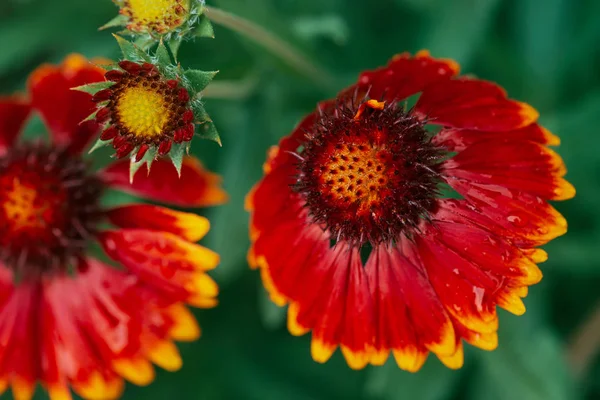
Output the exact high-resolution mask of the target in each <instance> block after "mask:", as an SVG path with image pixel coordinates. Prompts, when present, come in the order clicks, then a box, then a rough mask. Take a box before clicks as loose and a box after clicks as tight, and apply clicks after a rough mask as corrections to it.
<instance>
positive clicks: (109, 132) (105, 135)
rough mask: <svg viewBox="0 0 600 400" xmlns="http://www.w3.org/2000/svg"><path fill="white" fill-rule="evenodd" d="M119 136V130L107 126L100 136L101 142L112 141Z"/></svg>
mask: <svg viewBox="0 0 600 400" xmlns="http://www.w3.org/2000/svg"><path fill="white" fill-rule="evenodd" d="M118 134H119V130H118V129H117V128H116V127H114V126H109V127H108V128H106V129H105V130H104V132H102V134H101V135H100V139H101V140H110V139H114V138H115V137H116V136H117V135H118Z"/></svg>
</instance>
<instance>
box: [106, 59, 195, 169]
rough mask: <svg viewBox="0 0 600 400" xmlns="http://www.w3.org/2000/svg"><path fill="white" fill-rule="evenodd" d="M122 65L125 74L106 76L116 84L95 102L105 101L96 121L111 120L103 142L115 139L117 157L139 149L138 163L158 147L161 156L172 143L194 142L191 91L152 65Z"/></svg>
mask: <svg viewBox="0 0 600 400" xmlns="http://www.w3.org/2000/svg"><path fill="white" fill-rule="evenodd" d="M119 66H120V67H121V68H122V69H123V70H122V71H119V70H113V71H109V72H107V73H106V78H107V79H108V80H111V81H114V82H115V84H114V85H113V86H111V87H110V88H108V89H105V90H102V91H100V92H98V93H96V95H95V96H94V100H95V101H96V102H99V103H104V102H106V105H105V106H104V107H103V108H100V109H99V110H98V112H97V114H96V120H97V121H98V122H99V123H105V122H106V121H107V120H109V121H110V122H109V124H110V126H109V127H108V128H107V129H106V130H105V131H104V132H103V133H102V135H101V137H100V139H102V140H113V142H112V144H113V147H114V148H115V150H116V151H117V157H119V158H121V157H125V156H127V155H128V154H130V153H131V152H132V151H133V150H134V149H136V148H137V149H138V150H137V160H138V161H139V160H140V159H141V158H142V157H143V156H144V154H145V153H146V152H147V151H148V149H149V148H150V147H158V153H159V154H160V155H165V154H167V153H168V152H169V151H170V149H171V146H172V142H173V141H174V142H176V143H181V142H184V141H190V140H192V137H193V136H194V124H193V120H194V113H193V111H192V110H191V108H190V107H189V103H190V96H189V93H188V91H187V90H186V89H185V88H183V87H180V86H179V82H178V81H177V80H165V79H163V78H162V76H161V75H160V73H159V72H158V69H157V68H156V67H155V66H154V65H152V64H150V63H143V64H137V63H134V62H131V61H122V62H120V63H119Z"/></svg>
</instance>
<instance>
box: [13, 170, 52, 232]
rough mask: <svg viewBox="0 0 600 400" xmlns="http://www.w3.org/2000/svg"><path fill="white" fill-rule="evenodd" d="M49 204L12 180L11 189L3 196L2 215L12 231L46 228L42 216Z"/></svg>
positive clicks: (32, 191) (34, 192) (34, 191)
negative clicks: (8, 222)
mask: <svg viewBox="0 0 600 400" xmlns="http://www.w3.org/2000/svg"><path fill="white" fill-rule="evenodd" d="M49 206H50V205H49V204H48V202H47V201H44V200H43V199H41V198H40V196H39V194H38V192H37V191H36V190H35V189H34V188H32V187H30V186H28V185H25V184H23V183H22V182H21V181H20V180H19V178H14V179H13V182H12V187H11V188H10V189H9V190H8V191H7V192H6V193H5V194H4V202H3V204H2V207H3V208H4V215H5V217H6V219H7V220H8V221H10V224H11V225H12V229H13V230H15V231H16V230H21V229H27V228H43V227H45V226H46V223H47V221H46V220H45V216H44V214H45V213H46V211H48V209H49Z"/></svg>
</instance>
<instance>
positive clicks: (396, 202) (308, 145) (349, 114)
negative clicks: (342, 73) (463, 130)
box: [295, 100, 444, 246]
mask: <svg viewBox="0 0 600 400" xmlns="http://www.w3.org/2000/svg"><path fill="white" fill-rule="evenodd" d="M423 125H424V124H423V122H422V121H421V120H419V119H418V118H417V117H415V116H413V115H411V114H410V113H409V112H406V111H405V110H404V109H403V108H401V107H399V106H397V105H396V104H389V105H385V104H384V103H381V102H377V101H374V100H369V101H367V102H364V103H362V104H361V105H360V106H358V107H355V106H353V105H347V104H344V105H339V106H338V107H337V108H336V109H335V110H334V112H332V113H325V114H324V115H323V116H322V117H321V119H320V120H319V121H317V123H316V124H315V126H314V129H313V130H312V131H311V132H308V133H307V135H306V142H305V143H304V144H303V146H302V147H301V148H300V150H299V151H298V154H299V157H300V159H301V162H300V163H299V166H298V171H299V174H298V181H297V185H296V187H295V190H296V191H297V192H298V193H300V194H301V196H302V197H303V198H304V200H305V201H306V207H307V208H308V210H309V214H310V217H311V218H312V220H313V222H315V223H318V224H321V225H323V226H324V227H325V228H326V229H328V230H329V231H330V232H331V235H332V238H333V239H335V240H338V241H340V240H342V241H346V242H350V243H352V244H354V245H357V246H362V245H363V244H365V243H367V242H370V243H371V244H379V243H382V242H390V241H393V240H395V239H397V238H399V237H400V235H401V234H403V233H404V234H410V232H411V230H413V229H416V228H417V227H418V225H419V223H420V222H421V220H422V219H423V218H427V217H428V215H429V213H430V212H431V211H432V210H433V209H434V208H435V205H436V197H437V196H438V185H439V184H440V178H439V168H440V167H439V166H440V161H441V159H442V157H443V156H444V152H443V151H442V150H441V149H440V148H438V147H436V146H435V145H433V144H432V143H431V141H430V135H429V134H428V132H427V131H426V130H425V129H424V126H423Z"/></svg>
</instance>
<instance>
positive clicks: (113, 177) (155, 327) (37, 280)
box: [0, 55, 226, 400]
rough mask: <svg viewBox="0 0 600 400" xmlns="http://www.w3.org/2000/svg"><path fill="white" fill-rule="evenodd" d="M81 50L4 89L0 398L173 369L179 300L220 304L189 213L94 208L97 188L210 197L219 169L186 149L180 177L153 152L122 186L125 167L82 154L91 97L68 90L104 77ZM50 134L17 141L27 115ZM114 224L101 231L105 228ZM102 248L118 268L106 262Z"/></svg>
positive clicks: (188, 331) (193, 326) (192, 332)
mask: <svg viewBox="0 0 600 400" xmlns="http://www.w3.org/2000/svg"><path fill="white" fill-rule="evenodd" d="M104 72H105V71H104V70H102V69H101V68H99V67H96V66H93V65H91V64H90V63H89V62H88V61H86V60H85V59H84V58H83V57H81V56H78V55H72V56H69V57H68V58H67V59H66V60H65V61H64V63H63V64H62V65H60V66H54V65H45V66H42V67H40V68H38V69H37V70H36V71H35V72H34V73H33V74H32V75H31V77H30V79H29V83H28V86H29V95H28V96H27V97H26V96H13V97H4V98H0V338H1V340H0V394H1V393H2V392H4V391H5V390H6V389H7V388H8V386H11V387H12V393H13V396H14V398H15V399H20V400H23V399H30V398H31V397H32V395H33V392H34V388H35V384H36V383H37V382H39V383H41V384H42V385H43V386H44V387H45V388H46V389H47V390H48V392H49V394H50V398H51V399H52V400H65V399H70V398H71V395H70V391H69V387H71V388H73V389H74V390H75V392H77V393H78V394H79V395H80V396H82V397H84V398H88V399H113V398H117V397H119V395H120V393H121V391H122V387H123V378H125V379H127V380H129V381H131V382H133V383H135V384H138V385H145V384H148V383H150V382H151V381H152V379H153V377H154V368H153V366H152V363H155V364H157V365H159V366H160V367H162V368H164V369H167V370H176V369H178V368H179V367H180V366H181V358H180V356H179V353H178V351H177V348H176V347H175V345H174V343H173V341H175V340H178V341H189V340H195V339H196V338H198V336H199V334H200V331H199V327H198V325H197V323H196V321H195V319H194V317H193V316H192V314H191V313H190V311H189V310H188V309H187V307H186V306H185V304H186V303H188V304H191V305H193V306H197V307H211V306H214V305H215V304H216V299H215V297H216V295H217V290H218V289H217V286H216V284H215V283H214V282H213V281H212V280H211V278H210V277H208V275H207V274H206V271H207V270H210V269H212V268H214V267H215V266H216V265H217V263H218V262H219V256H218V255H217V254H215V253H213V252H212V251H210V250H208V249H206V248H204V247H201V246H199V245H197V244H195V242H196V241H198V240H199V239H201V238H202V237H203V236H204V235H205V234H206V233H207V231H208V229H209V223H208V221H207V220H206V219H205V218H203V217H200V216H197V215H195V214H189V213H184V212H179V211H174V210H170V209H168V208H163V207H160V206H154V205H141V204H130V205H122V206H118V207H110V208H107V207H104V206H103V205H102V203H101V197H102V195H103V193H104V192H105V191H106V189H122V190H125V191H128V192H131V193H134V194H136V195H139V196H140V197H145V198H149V199H152V200H155V201H159V202H165V203H171V204H176V205H180V206H204V205H214V204H219V203H221V202H223V201H224V200H225V197H226V196H225V194H224V192H223V191H222V189H221V188H220V186H219V178H218V177H216V176H215V175H213V174H211V173H209V172H207V171H206V170H204V169H203V168H202V166H201V165H200V164H199V162H198V161H196V160H194V159H191V158H188V159H186V160H185V161H184V163H183V170H182V178H181V180H180V179H178V177H177V172H176V170H175V168H174V167H173V165H172V164H171V163H169V162H166V161H160V160H159V161H157V162H156V163H155V164H154V168H153V171H152V174H151V175H150V176H147V175H146V174H145V173H144V172H145V171H142V172H140V174H139V175H137V176H136V179H135V180H134V183H133V184H132V185H129V183H128V182H129V165H128V164H129V163H128V161H127V162H120V161H119V162H116V163H114V164H112V165H110V166H108V167H107V168H106V169H104V170H103V171H101V172H99V173H93V172H92V171H90V170H89V168H88V163H87V162H85V161H84V160H83V158H82V155H81V151H82V149H83V148H84V147H85V146H86V145H87V143H88V141H89V140H90V139H91V138H92V137H93V136H94V135H96V134H98V133H99V130H100V127H99V125H98V124H97V123H96V122H95V121H87V122H84V123H81V124H80V121H81V120H82V119H83V118H85V116H86V115H89V114H90V113H91V111H92V110H93V109H94V107H95V105H94V103H93V102H92V100H91V96H90V95H88V94H86V93H81V92H77V91H73V90H70V88H72V87H74V86H78V85H82V84H86V83H89V82H95V81H100V80H103V76H104ZM32 111H33V112H38V113H39V115H40V116H41V117H42V119H43V120H44V122H45V124H46V126H47V127H48V130H49V131H50V135H51V139H52V140H51V141H50V142H49V143H43V142H27V141H22V142H20V143H17V140H16V139H17V136H18V134H19V132H20V131H21V129H22V127H23V125H24V124H25V122H26V120H27V119H28V117H29V115H30V113H31V112H32ZM109 224H111V225H112V227H110V225H109ZM94 242H96V243H98V244H100V246H101V247H102V248H103V249H104V251H105V252H106V254H107V255H108V257H110V258H111V259H112V260H114V261H115V262H116V263H117V264H115V265H118V266H119V267H118V268H115V267H113V266H111V265H109V263H108V262H107V261H102V260H100V259H99V258H96V257H95V256H92V252H90V251H88V247H89V245H91V244H93V243H94Z"/></svg>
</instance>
